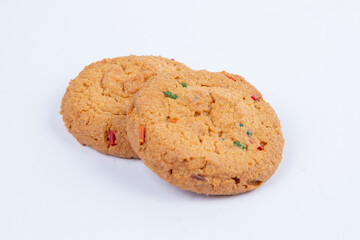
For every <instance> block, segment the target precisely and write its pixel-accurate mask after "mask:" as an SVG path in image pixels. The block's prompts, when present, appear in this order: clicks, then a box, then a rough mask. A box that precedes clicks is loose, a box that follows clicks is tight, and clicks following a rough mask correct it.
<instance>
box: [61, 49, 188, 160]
mask: <svg viewBox="0 0 360 240" xmlns="http://www.w3.org/2000/svg"><path fill="white" fill-rule="evenodd" d="M180 70H181V71H190V69H189V68H188V67H186V66H185V65H183V64H181V63H179V62H176V61H173V60H170V59H167V58H163V57H155V56H128V57H119V58H113V59H104V60H102V61H99V62H96V63H93V64H90V65H89V66H87V67H85V68H84V70H83V71H82V72H81V73H80V74H79V75H78V76H77V77H76V78H75V79H74V80H71V81H70V84H69V86H68V88H67V89H66V93H65V95H64V97H63V99H62V102H61V111H60V113H61V114H62V117H63V121H64V123H65V126H66V127H67V129H68V130H69V132H70V133H71V134H72V135H73V136H74V137H75V138H76V139H77V140H78V142H79V143H81V144H82V145H87V146H90V147H92V148H94V149H95V150H97V151H99V152H101V153H105V154H109V155H114V156H117V157H124V158H136V157H137V155H136V154H135V152H134V151H133V150H132V148H131V146H130V143H129V141H128V139H127V135H126V130H125V128H126V121H125V120H126V112H127V109H128V106H129V102H130V97H131V96H132V95H133V94H134V93H136V92H137V91H138V90H139V89H140V88H141V86H142V84H143V83H144V82H145V81H146V80H148V79H149V78H150V77H152V76H154V75H157V74H159V73H162V72H176V71H180Z"/></svg>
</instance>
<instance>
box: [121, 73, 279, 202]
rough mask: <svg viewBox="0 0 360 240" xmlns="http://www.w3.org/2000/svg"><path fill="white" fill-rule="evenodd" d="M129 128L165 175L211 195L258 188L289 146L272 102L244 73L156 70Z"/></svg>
mask: <svg viewBox="0 0 360 240" xmlns="http://www.w3.org/2000/svg"><path fill="white" fill-rule="evenodd" d="M127 133H128V137H129V140H130V143H131V145H132V147H133V149H134V150H135V152H136V153H137V154H138V155H139V156H140V158H141V159H142V160H143V161H144V163H145V164H146V165H147V166H148V167H149V168H150V169H152V170H153V171H154V172H155V173H156V174H157V175H159V176H160V177H161V178H163V179H164V180H166V181H168V182H169V183H171V184H172V185H175V186H177V187H179V188H182V189H185V190H190V191H193V192H197V193H202V194H211V195H231V194H237V193H241V192H246V191H249V190H252V189H255V188H257V187H258V186H260V185H261V184H262V183H263V182H265V181H266V180H267V179H269V178H270V177H271V176H272V175H273V174H274V172H275V170H276V169H277V167H278V165H279V163H280V161H281V158H282V151H283V147H284V139H283V136H282V133H281V126H280V121H279V119H278V117H277V115H276V113H275V111H274V110H273V109H272V107H271V106H270V104H268V103H267V102H265V101H264V99H263V98H262V95H261V93H260V92H259V91H258V90H257V89H256V88H255V87H253V86H252V85H251V84H249V83H248V82H247V81H245V80H244V78H242V77H240V76H238V75H234V74H229V73H226V72H221V73H211V72H207V71H183V72H181V71H178V72H175V73H169V74H161V75H157V76H155V77H153V78H152V79H151V80H149V81H148V82H146V83H145V84H144V86H143V88H142V89H140V90H139V91H138V92H137V93H136V94H135V95H134V97H133V98H132V103H131V106H130V109H129V112H128V114H127Z"/></svg>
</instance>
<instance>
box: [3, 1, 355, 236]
mask: <svg viewBox="0 0 360 240" xmlns="http://www.w3.org/2000/svg"><path fill="white" fill-rule="evenodd" d="M0 27H1V29H0V69H1V71H0V239H3V240H8V239H36V240H41V239H46V240H52V239H66V240H69V239H86V240H91V239H232V240H233V239H302V240H303V239H360V233H359V230H358V229H356V228H358V227H359V226H360V206H359V205H360V187H359V184H360V180H359V176H360V163H359V162H360V156H359V149H360V147H359V144H360V141H359V139H360V136H359V135H360V127H359V124H360V97H359V90H360V84H359V81H360V1H358V0H353V1H350V0H347V1H345V0H338V1H330V0H329V1H314V0H301V1H265V0H264V1H224V0H223V1H216V2H215V1H195V0H193V1H184V0H182V1H152V2H150V1H99V2H97V3H95V2H93V1H4V0H1V1H0ZM129 54H136V55H146V54H153V55H162V56H164V57H168V58H175V59H176V60H179V61H181V62H183V63H185V64H187V65H188V66H189V67H192V68H194V69H208V70H211V71H221V70H227V71H229V72H234V73H238V74H241V75H243V76H244V77H245V78H246V79H247V80H248V81H250V82H251V83H252V84H253V85H255V86H256V87H257V88H258V89H259V90H260V91H261V92H262V93H263V95H264V98H265V100H267V101H269V102H270V103H271V104H272V106H273V107H274V109H275V110H276V111H277V113H278V115H279V118H280V119H281V122H282V126H283V133H284V137H285V140H286V145H285V149H284V157H283V162H282V163H281V165H280V167H279V169H278V171H277V172H276V174H275V175H274V176H273V177H272V178H271V179H270V180H269V181H268V182H266V183H265V184H263V185H262V186H261V187H260V188H259V189H257V190H255V191H253V192H250V193H246V194H242V195H238V196H233V197H206V196H202V195H196V194H193V193H190V192H185V191H182V190H179V189H177V188H175V187H173V186H171V185H169V184H168V183H167V182H165V181H163V180H161V179H159V178H158V177H157V176H156V175H155V174H153V173H152V172H151V171H150V170H149V169H147V168H146V167H145V166H144V164H143V163H142V162H141V161H140V160H126V159H118V158H115V157H110V156H105V155H102V154H99V153H97V152H96V151H94V150H92V149H90V148H87V147H82V146H81V145H80V144H78V143H77V141H76V140H75V139H74V138H73V137H72V136H71V135H70V134H69V133H68V132H67V130H66V128H65V127H64V125H63V123H62V120H61V117H60V114H59V110H60V102H61V98H62V95H63V94H64V92H65V89H66V86H67V84H68V82H69V80H70V79H71V78H75V77H76V76H77V74H78V73H79V72H80V71H81V70H82V69H83V67H84V66H85V65H87V64H89V63H91V62H93V61H97V60H101V59H102V58H105V57H117V56H126V55H129Z"/></svg>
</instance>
